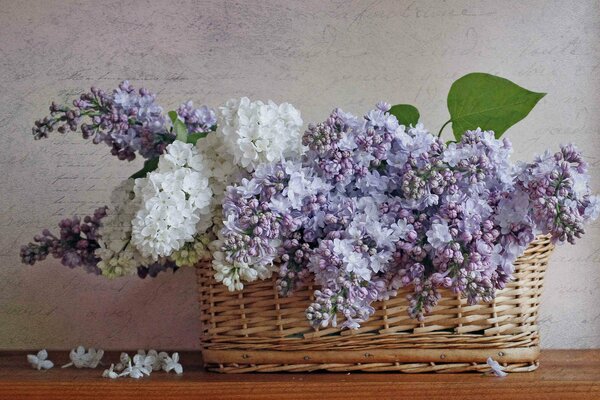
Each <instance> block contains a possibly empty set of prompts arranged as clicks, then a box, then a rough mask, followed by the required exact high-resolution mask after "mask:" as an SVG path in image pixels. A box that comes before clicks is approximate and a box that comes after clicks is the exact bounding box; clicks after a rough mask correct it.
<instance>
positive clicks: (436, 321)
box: [197, 237, 553, 373]
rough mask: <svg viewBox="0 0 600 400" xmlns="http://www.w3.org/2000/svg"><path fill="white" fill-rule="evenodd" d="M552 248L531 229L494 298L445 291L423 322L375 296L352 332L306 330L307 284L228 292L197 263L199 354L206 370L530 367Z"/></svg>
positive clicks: (263, 284) (403, 305) (403, 303)
mask: <svg viewBox="0 0 600 400" xmlns="http://www.w3.org/2000/svg"><path fill="white" fill-rule="evenodd" d="M552 249H553V245H552V244H551V243H550V241H549V239H548V238H547V237H539V238H537V239H536V240H535V241H534V242H532V243H531V245H530V246H529V248H528V249H527V250H526V251H525V253H524V254H523V255H522V256H521V257H520V258H519V259H518V260H517V261H516V262H515V280H514V281H513V282H511V283H510V284H509V285H507V287H506V288H505V289H503V290H501V291H499V292H498V293H497V296H496V299H495V300H494V302H492V303H490V304H487V303H482V304H477V305H474V306H469V305H467V303H466V300H465V299H461V298H459V297H458V296H457V295H455V294H453V293H451V292H450V291H447V292H446V293H443V298H442V300H441V301H440V303H439V305H438V306H437V307H436V308H435V309H434V310H433V312H432V313H431V314H429V315H427V316H426V317H425V320H424V321H423V322H418V321H416V320H414V319H411V318H409V316H408V314H407V312H406V309H407V305H408V302H407V300H406V294H407V293H408V292H402V291H401V292H400V293H399V294H398V296H397V297H395V298H393V299H390V300H388V301H382V302H378V303H375V304H374V307H375V309H376V312H375V314H374V315H373V316H372V317H371V318H370V319H369V320H368V321H367V322H366V323H364V324H363V325H362V326H361V327H360V329H358V330H340V329H338V328H327V329H322V330H318V331H315V330H314V329H313V328H311V327H310V326H309V324H308V321H307V320H306V318H305V315H304V310H305V308H306V307H307V306H308V304H309V303H310V302H311V301H312V300H313V297H312V293H313V288H312V287H306V288H304V289H303V290H298V291H296V292H295V293H294V294H293V295H292V296H290V297H280V296H279V294H278V292H277V290H276V288H275V278H273V280H268V281H258V282H253V283H250V284H247V285H246V286H245V288H244V289H243V290H242V291H240V292H235V293H231V292H229V291H228V289H227V288H226V287H225V286H224V285H223V284H220V283H217V282H215V281H214V280H213V278H212V271H211V267H210V265H200V266H198V268H197V276H198V284H199V286H198V288H199V300H200V311H201V330H202V333H201V342H202V356H203V358H204V363H205V365H206V367H207V368H208V369H210V370H212V371H218V372H226V373H240V372H283V371H289V372H300V371H314V370H328V371H370V372H375V371H397V372H465V371H482V370H486V369H489V367H488V366H487V365H486V359H487V358H488V357H490V356H491V357H492V358H494V359H495V360H497V361H498V362H500V363H501V364H502V365H503V366H504V367H505V370H507V371H511V372H525V371H533V370H534V369H536V368H537V366H538V356H539V335H538V326H537V324H536V320H537V314H538V305H539V301H540V294H541V291H542V284H543V278H544V272H545V270H546V265H547V262H548V257H549V256H550V253H551V251H552Z"/></svg>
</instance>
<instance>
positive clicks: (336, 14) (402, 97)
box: [0, 0, 600, 349]
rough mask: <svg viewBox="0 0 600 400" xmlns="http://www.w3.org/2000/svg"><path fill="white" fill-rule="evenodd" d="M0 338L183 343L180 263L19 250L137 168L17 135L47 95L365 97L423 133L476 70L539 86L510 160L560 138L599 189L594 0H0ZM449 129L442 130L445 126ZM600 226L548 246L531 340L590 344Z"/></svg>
mask: <svg viewBox="0 0 600 400" xmlns="http://www.w3.org/2000/svg"><path fill="white" fill-rule="evenodd" d="M2 3H3V4H2V7H0V38H2V40H0V93H1V96H0V132H1V135H2V136H1V137H2V139H3V140H2V145H1V146H0V169H1V171H2V173H1V174H0V265H1V267H0V348H2V349H19V348H41V347H48V348H70V347H73V346H75V345H76V344H79V343H82V344H86V345H89V346H91V345H94V346H100V347H102V348H107V349H108V348H112V349H123V348H143V347H145V348H148V347H155V348H178V349H196V348H198V347H199V343H198V340H197V338H198V334H199V332H198V323H197V321H198V309H197V306H196V296H195V277H194V273H193V271H192V270H191V269H189V270H181V271H179V272H177V273H176V274H175V275H171V274H165V275H163V276H160V277H159V278H156V279H147V280H139V279H137V278H131V279H129V278H128V279H122V280H115V281H108V280H106V279H104V278H99V277H95V276H90V275H87V274H86V273H85V272H83V271H79V270H69V269H68V268H66V267H63V266H61V265H59V263H58V262H56V261H55V260H48V261H46V262H44V263H41V264H39V265H36V266H33V267H29V266H22V265H20V264H19V259H18V249H19V246H20V244H22V243H25V242H27V241H29V240H30V238H31V237H32V236H33V235H34V234H35V233H37V232H38V231H39V230H41V229H42V228H44V227H50V226H52V227H54V226H56V223H57V222H58V220H59V219H60V218H61V216H68V215H71V214H73V213H77V214H79V215H84V214H86V213H89V212H91V211H93V209H94V208H95V207H97V206H100V205H103V204H106V202H107V201H108V198H109V195H110V191H111V189H112V188H113V187H114V186H116V185H117V184H118V183H119V181H120V180H121V179H123V178H125V177H127V176H128V175H129V174H131V173H132V172H133V171H135V170H137V169H139V167H140V163H141V162H140V161H139V160H136V161H135V162H132V163H130V164H127V163H123V162H119V161H118V160H116V158H114V157H112V156H110V155H109V154H108V149H107V148H105V147H104V146H94V145H92V144H91V143H86V142H85V141H84V140H83V139H82V138H81V137H80V136H79V135H77V134H70V135H65V136H61V135H59V134H55V135H53V137H52V138H50V139H49V140H45V141H37V142H34V141H33V139H32V137H31V135H30V129H31V125H32V123H33V121H34V119H36V118H39V117H41V116H43V115H45V114H46V113H47V107H48V105H49V102H50V101H51V100H53V99H54V100H57V101H61V102H67V101H71V100H72V99H73V98H74V97H75V96H77V94H78V93H80V92H81V91H83V90H86V89H87V88H89V87H90V86H92V85H96V86H98V87H102V88H105V89H111V88H113V87H115V86H116V85H117V84H118V82H119V81H120V80H122V79H129V80H130V81H132V82H133V83H134V84H135V85H136V86H138V87H139V86H145V87H147V88H149V89H151V90H152V91H155V92H156V93H158V98H159V101H160V103H161V104H163V105H164V106H165V107H166V108H167V109H173V108H176V107H177V106H178V105H179V103H180V102H183V101H184V100H187V99H192V100H194V101H195V102H196V104H204V103H206V104H209V105H212V106H217V105H219V104H221V103H223V102H224V101H225V100H227V99H228V98H230V97H236V96H242V95H245V96H249V97H251V98H255V99H263V100H267V99H273V100H274V101H278V102H280V101H289V102H291V103H293V104H294V105H296V106H297V107H298V108H299V109H300V110H301V111H302V113H303V117H304V120H305V121H306V122H308V121H320V120H323V119H324V118H325V117H326V116H327V115H328V112H329V111H330V110H331V109H332V108H334V107H336V106H340V107H342V108H344V109H346V110H348V111H352V112H354V113H362V112H364V111H366V110H368V109H369V107H372V106H373V105H374V104H375V103H376V102H377V101H379V100H387V101H389V102H391V103H411V104H415V105H416V106H417V107H418V108H419V110H420V111H421V115H422V119H423V122H424V123H425V124H426V126H427V127H429V128H430V129H432V130H435V129H438V128H439V127H440V126H441V124H442V123H443V122H444V121H445V120H446V119H447V111H446V104H445V97H446V94H447V92H448V89H449V86H450V84H451V82H453V81H454V80H455V79H456V78H458V77H459V76H461V75H463V74H465V73H468V72H472V71H484V72H490V73H494V74H498V75H501V76H505V77H507V78H509V79H511V80H513V81H515V82H517V83H519V84H521V85H523V86H525V87H527V88H529V89H531V90H535V91H542V92H548V95H547V96H546V97H545V98H544V99H543V100H542V101H541V102H540V104H539V105H538V106H537V107H536V108H535V110H534V111H533V112H532V113H531V115H530V116H529V117H528V118H527V119H525V120H524V121H523V122H521V123H519V124H518V125H517V126H516V127H514V128H512V129H510V130H509V131H508V132H507V134H506V136H507V137H508V138H510V139H511V140H512V142H513V145H514V149H515V151H514V157H515V159H517V160H525V159H531V158H532V157H533V156H534V154H535V153H537V152H541V151H543V150H544V149H546V148H552V149H556V148H557V147H558V144H559V143H563V142H569V141H573V142H575V143H577V144H579V146H581V147H582V148H583V149H584V150H585V154H586V156H587V158H588V160H589V162H590V172H591V174H592V176H593V182H592V184H593V187H594V189H595V190H596V191H600V132H599V131H600V113H598V107H599V106H600V40H598V39H599V38H600V9H599V8H600V7H599V3H598V2H595V1H563V2H550V1H529V2H524V3H523V2H519V1H505V2H493V1H484V2H472V1H448V2H439V1H418V2H417V1H329V2H327V1H322V0H321V1H317V0H312V1H308V2H295V1H265V2H234V1H170V2H151V1H133V0H126V1H123V0H120V1H112V2H102V3H98V2H93V1H87V0H82V1H52V2H50V1H43V0H37V1H28V2H8V1H7V2H2ZM449 132H450V131H449V130H448V134H449ZM599 239H600V224H596V225H595V226H592V227H590V228H589V229H588V232H587V236H586V237H585V238H584V239H582V240H581V241H580V242H579V243H578V244H577V246H576V247H570V246H563V247H561V248H559V249H558V250H556V252H555V254H554V256H553V257H552V259H551V265H550V268H549V270H548V273H547V283H546V284H545V291H544V296H543V301H542V315H541V325H542V344H543V346H545V347H557V348H560V347H598V346H600V336H599V335H598V332H600V309H599V308H598V305H599V301H600V291H598V287H600V268H598V267H599V265H600V241H599Z"/></svg>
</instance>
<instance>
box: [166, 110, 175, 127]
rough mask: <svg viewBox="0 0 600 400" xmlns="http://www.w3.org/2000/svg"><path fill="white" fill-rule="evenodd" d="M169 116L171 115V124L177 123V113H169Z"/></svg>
mask: <svg viewBox="0 0 600 400" xmlns="http://www.w3.org/2000/svg"><path fill="white" fill-rule="evenodd" d="M167 114H168V115H169V118H171V122H172V123H173V124H174V123H175V121H177V111H169V112H168V113H167Z"/></svg>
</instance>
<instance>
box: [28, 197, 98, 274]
mask: <svg viewBox="0 0 600 400" xmlns="http://www.w3.org/2000/svg"><path fill="white" fill-rule="evenodd" d="M105 216H106V207H101V208H99V209H97V210H96V211H95V212H94V214H93V215H91V216H86V217H85V218H83V221H82V220H81V219H80V218H79V217H73V218H65V219H63V220H62V221H60V223H59V224H58V226H59V228H60V233H59V235H58V236H56V235H54V234H52V233H51V232H50V231H49V230H48V229H44V230H43V231H42V233H41V234H40V235H36V236H35V237H34V241H35V243H29V244H27V245H25V246H22V247H21V261H22V262H23V263H25V264H29V265H33V264H35V263H36V262H37V261H42V260H44V259H45V258H46V256H48V254H51V255H52V256H53V257H54V258H58V259H60V261H61V263H62V264H63V265H65V266H67V267H69V268H75V267H83V268H84V269H85V270H86V271H88V272H92V273H95V274H100V269H99V268H98V267H97V264H98V261H99V258H98V257H97V256H96V255H95V251H96V249H97V248H98V247H100V246H99V245H98V235H97V231H98V228H100V226H101V221H102V219H103V218H104V217H105Z"/></svg>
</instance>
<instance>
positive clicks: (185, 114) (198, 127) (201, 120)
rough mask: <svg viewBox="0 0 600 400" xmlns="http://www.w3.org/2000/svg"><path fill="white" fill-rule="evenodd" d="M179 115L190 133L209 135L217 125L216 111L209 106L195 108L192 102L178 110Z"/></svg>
mask: <svg viewBox="0 0 600 400" xmlns="http://www.w3.org/2000/svg"><path fill="white" fill-rule="evenodd" d="M177 115H178V116H179V118H181V120H182V121H183V122H184V123H185V125H186V126H187V129H188V132H189V133H207V132H210V131H211V130H213V128H214V127H215V125H217V115H216V114H215V111H214V110H212V109H210V108H208V107H207V106H202V107H200V108H194V103H193V102H192V101H191V100H190V101H188V102H186V103H184V104H182V105H181V106H180V107H179V108H178V109H177Z"/></svg>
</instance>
